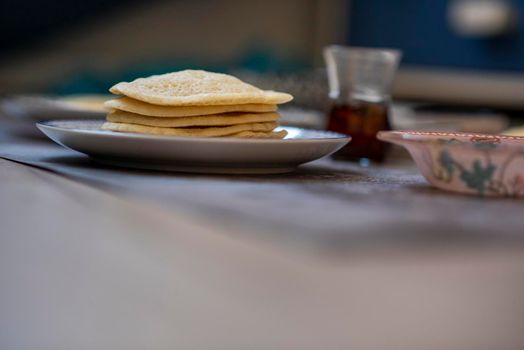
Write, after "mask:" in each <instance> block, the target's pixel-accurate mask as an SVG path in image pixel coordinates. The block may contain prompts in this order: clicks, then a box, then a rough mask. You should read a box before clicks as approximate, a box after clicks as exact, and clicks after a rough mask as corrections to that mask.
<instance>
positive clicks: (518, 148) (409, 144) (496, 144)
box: [377, 131, 524, 198]
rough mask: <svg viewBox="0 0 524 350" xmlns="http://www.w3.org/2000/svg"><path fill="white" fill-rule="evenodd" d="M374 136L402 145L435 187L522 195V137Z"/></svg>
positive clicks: (411, 133) (419, 133)
mask: <svg viewBox="0 0 524 350" xmlns="http://www.w3.org/2000/svg"><path fill="white" fill-rule="evenodd" d="M377 137H378V138H379V139H380V140H382V141H387V142H391V143H394V144H398V145H401V146H403V147H405V148H406V149H407V150H408V151H409V153H410V154H411V156H412V157H413V159H414V160H415V163H416V164H417V166H418V168H419V170H420V172H421V173H422V175H424V177H425V178H426V179H427V180H428V181H429V182H430V183H431V184H432V185H433V186H435V187H438V188H440V189H443V190H448V191H454V192H461V193H468V194H476V195H481V196H507V197H521V198H524V137H517V136H503V135H486V134H469V133H448V132H423V131H381V132H379V133H378V135H377Z"/></svg>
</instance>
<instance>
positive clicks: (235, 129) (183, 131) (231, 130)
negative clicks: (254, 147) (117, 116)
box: [102, 122, 278, 137]
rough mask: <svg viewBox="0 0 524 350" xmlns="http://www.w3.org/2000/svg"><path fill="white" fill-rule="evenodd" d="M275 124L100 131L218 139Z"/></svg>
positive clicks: (112, 126)
mask: <svg viewBox="0 0 524 350" xmlns="http://www.w3.org/2000/svg"><path fill="white" fill-rule="evenodd" d="M277 125H278V124H277V123H274V122H270V123H250V124H238V125H231V126H222V127H204V128H198V127H192V128H191V127H189V128H163V127H157V126H145V125H137V124H129V123H114V122H105V123H104V124H103V125H102V130H110V131H116V132H130V133H141V134H153V135H166V136H184V137H186V136H187V137H220V136H228V135H232V134H238V133H240V132H243V131H255V132H270V131H272V130H273V129H275V128H276V127H277Z"/></svg>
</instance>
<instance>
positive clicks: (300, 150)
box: [37, 120, 350, 174]
mask: <svg viewBox="0 0 524 350" xmlns="http://www.w3.org/2000/svg"><path fill="white" fill-rule="evenodd" d="M101 125H102V121H98V120H83V121H79V120H69V121H67V120H55V121H48V122H41V123H37V126H38V128H39V129H40V130H41V131H42V132H43V133H44V134H46V135H47V136H48V137H49V138H51V139H52V140H53V141H55V142H57V143H58V144H60V145H62V146H64V147H67V148H70V149H72V150H75V151H78V152H81V153H85V154H87V155H89V156H90V157H92V158H93V159H95V160H97V161H99V162H103V163H109V164H113V165H119V166H125V167H133V168H147V169H159V170H171V171H184V172H199V173H224V174H270V173H273V174H274V173H285V172H290V171H293V170H295V169H296V168H297V167H298V166H299V165H300V164H303V163H307V162H310V161H313V160H315V159H318V158H321V157H324V156H327V155H329V154H331V153H333V152H336V151H337V150H339V149H340V148H341V147H343V146H344V145H346V144H347V143H348V142H349V140H350V137H348V136H346V135H342V134H338V133H334V132H329V131H319V130H306V129H299V128H291V127H284V129H286V130H287V131H288V136H286V138H285V139H283V140H271V139H269V140H267V139H238V138H194V137H170V136H155V135H147V134H131V133H118V132H111V131H103V130H100V126H101Z"/></svg>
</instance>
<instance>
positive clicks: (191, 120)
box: [107, 110, 279, 128]
mask: <svg viewBox="0 0 524 350" xmlns="http://www.w3.org/2000/svg"><path fill="white" fill-rule="evenodd" d="M278 118H279V115H278V113H225V114H218V115H216V114H215V115H205V116H197V117H175V118H169V117H147V116H144V115H140V114H134V113H129V112H123V111H119V110H115V111H113V112H111V113H109V114H108V115H107V121H109V122H115V123H128V124H138V125H148V126H160V127H167V128H181V127H188V126H227V125H236V124H248V123H261V122H276V121H277V120H278Z"/></svg>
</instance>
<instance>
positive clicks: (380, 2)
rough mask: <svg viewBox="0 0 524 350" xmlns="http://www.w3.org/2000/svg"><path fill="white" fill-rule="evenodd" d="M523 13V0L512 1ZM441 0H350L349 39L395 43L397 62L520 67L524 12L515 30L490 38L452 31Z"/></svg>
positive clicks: (358, 43) (523, 54)
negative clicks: (399, 52)
mask: <svg viewBox="0 0 524 350" xmlns="http://www.w3.org/2000/svg"><path fill="white" fill-rule="evenodd" d="M513 4H514V5H515V8H516V9H517V10H518V12H519V13H520V14H524V0H519V1H517V0H514V1H513ZM447 6H448V1H446V0H352V1H351V13H350V25H349V26H350V28H349V41H350V42H349V44H350V45H354V46H371V47H395V48H400V49H402V50H403V52H404V57H403V60H402V62H403V63H407V64H417V65H431V66H441V67H460V68H472V69H483V70H510V71H524V16H520V20H521V23H520V24H519V28H518V30H517V31H516V33H514V34H512V35H510V36H506V37H501V38H496V39H495V38H492V39H471V38H464V37H460V36H459V35H457V34H456V33H455V32H454V31H453V29H452V28H451V26H450V24H449V22H448V20H447Z"/></svg>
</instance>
